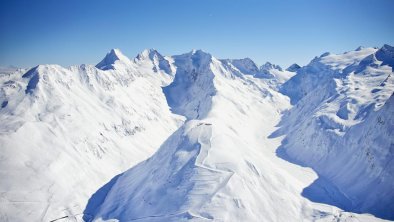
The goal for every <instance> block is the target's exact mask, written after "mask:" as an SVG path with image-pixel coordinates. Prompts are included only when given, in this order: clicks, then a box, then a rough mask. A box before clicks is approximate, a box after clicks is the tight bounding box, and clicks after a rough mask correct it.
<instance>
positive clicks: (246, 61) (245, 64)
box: [221, 58, 259, 75]
mask: <svg viewBox="0 0 394 222" xmlns="http://www.w3.org/2000/svg"><path fill="white" fill-rule="evenodd" d="M221 61H222V62H225V63H230V64H232V65H233V66H235V68H237V69H238V70H239V71H240V72H242V73H244V74H250V75H254V74H256V73H258V72H259V68H258V67H257V65H256V63H254V61H253V60H252V59H250V58H243V59H223V60H221Z"/></svg>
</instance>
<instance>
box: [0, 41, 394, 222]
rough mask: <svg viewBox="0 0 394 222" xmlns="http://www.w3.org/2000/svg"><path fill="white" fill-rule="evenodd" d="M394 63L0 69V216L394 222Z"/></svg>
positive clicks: (130, 63)
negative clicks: (2, 70) (0, 180)
mask: <svg viewBox="0 0 394 222" xmlns="http://www.w3.org/2000/svg"><path fill="white" fill-rule="evenodd" d="M393 54H394V49H393V47H392V46H389V45H384V46H383V47H381V48H364V47H362V48H361V47H360V48H358V49H356V50H354V51H349V52H345V53H342V54H332V53H324V54H322V55H321V56H319V57H316V58H314V59H313V60H312V61H311V62H310V63H309V64H307V65H305V66H303V67H300V66H299V65H297V64H293V65H291V66H290V67H289V68H287V69H286V70H284V69H282V68H281V67H280V66H278V65H274V64H272V63H269V62H267V63H265V64H264V65H262V66H260V67H258V65H257V64H256V63H254V62H253V60H251V59H250V58H245V59H217V58H215V57H214V56H212V55H211V54H209V53H207V52H204V51H202V50H192V51H191V52H189V53H185V54H182V55H175V56H163V55H161V54H160V53H159V52H158V51H157V50H155V49H147V50H144V51H143V52H141V53H139V54H138V55H137V56H136V57H135V58H133V59H129V58H128V57H127V56H125V55H124V54H123V53H122V52H121V51H120V50H119V49H113V50H111V51H110V52H109V53H108V54H107V55H106V56H105V57H104V58H103V60H102V61H100V62H99V63H98V64H97V65H95V66H93V65H79V66H71V67H61V66H59V65H39V66H36V67H33V68H31V69H29V70H24V69H18V70H15V71H13V72H7V73H6V72H2V73H1V75H0V87H1V91H0V103H1V104H2V106H1V109H0V120H1V123H2V124H1V125H0V147H1V150H2V152H1V154H0V159H1V160H2V161H1V162H0V176H1V178H5V179H3V180H2V182H1V183H0V189H1V191H2V192H1V194H2V195H1V204H0V220H1V221H59V222H61V221H384V220H394V213H393V212H394V201H393V200H394V178H393V177H394V164H393V161H392V160H393V153H394V145H393V144H394V136H393V130H394V122H393V114H394V113H393V112H394V107H393V106H394V105H393V103H394V96H393V92H394V80H393V65H394V60H393ZM0 72H1V71H0Z"/></svg>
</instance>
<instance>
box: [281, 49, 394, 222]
mask: <svg viewBox="0 0 394 222" xmlns="http://www.w3.org/2000/svg"><path fill="white" fill-rule="evenodd" d="M393 52H394V49H393V47H391V46H388V45H385V46H383V47H382V48H381V49H379V50H378V49H374V48H363V49H361V48H360V49H358V50H356V51H352V52H347V53H344V54H339V55H334V54H324V55H323V56H321V57H320V58H317V59H314V60H313V61H312V62H311V63H310V64H309V65H307V66H305V67H303V68H301V69H300V70H299V71H298V73H297V75H296V76H295V77H293V78H292V79H290V80H289V81H288V82H287V83H285V84H284V85H283V88H282V91H283V92H285V93H287V94H288V95H289V96H290V98H291V99H292V101H293V102H294V103H296V104H295V106H294V108H292V109H291V110H290V111H289V112H288V113H287V114H286V115H285V116H284V118H283V120H282V129H281V130H280V133H281V134H285V135H286V139H285V142H284V144H283V147H282V149H283V150H285V152H286V153H287V155H289V159H290V160H293V161H295V162H301V164H304V165H306V166H311V167H312V168H313V169H314V170H315V171H316V172H317V173H318V174H319V175H320V176H321V177H322V178H324V179H325V180H327V181H329V182H330V183H332V184H334V185H335V186H336V187H337V188H338V192H335V193H331V198H328V199H326V200H324V201H326V202H331V203H332V202H337V204H338V205H339V206H340V207H342V208H344V209H346V210H350V211H354V212H369V213H373V214H375V215H377V216H380V217H383V218H391V219H394V213H393V212H394V201H393V200H394V163H393V158H394V119H393V116H394V107H393V102H394V96H393V92H394V79H393V68H392V67H393V62H392V61H393V60H392V58H393V56H392V55H393ZM312 86H315V87H312ZM319 186H320V187H324V186H326V184H325V182H323V183H322V184H316V186H315V187H319ZM317 189H321V188H317ZM311 190H312V191H311V192H312V193H306V195H307V196H308V195H309V196H310V198H312V199H313V198H315V199H317V200H319V199H321V197H316V195H315V194H313V192H314V191H313V185H312V187H311Z"/></svg>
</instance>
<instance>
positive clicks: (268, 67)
mask: <svg viewBox="0 0 394 222" xmlns="http://www.w3.org/2000/svg"><path fill="white" fill-rule="evenodd" d="M270 69H277V70H279V71H283V70H282V67H280V66H279V65H275V64H272V63H270V62H266V63H265V64H264V65H262V66H260V71H265V70H270Z"/></svg>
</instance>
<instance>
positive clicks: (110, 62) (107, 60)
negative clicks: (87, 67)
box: [96, 49, 130, 70]
mask: <svg viewBox="0 0 394 222" xmlns="http://www.w3.org/2000/svg"><path fill="white" fill-rule="evenodd" d="M116 61H121V62H123V63H129V62H130V59H129V58H128V57H127V56H125V55H123V53H122V52H121V51H120V50H119V49H111V51H110V52H108V53H107V55H106V56H105V57H104V59H103V60H101V62H99V63H98V64H97V65H96V68H98V69H102V70H108V69H113V68H114V64H115V62H116Z"/></svg>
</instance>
